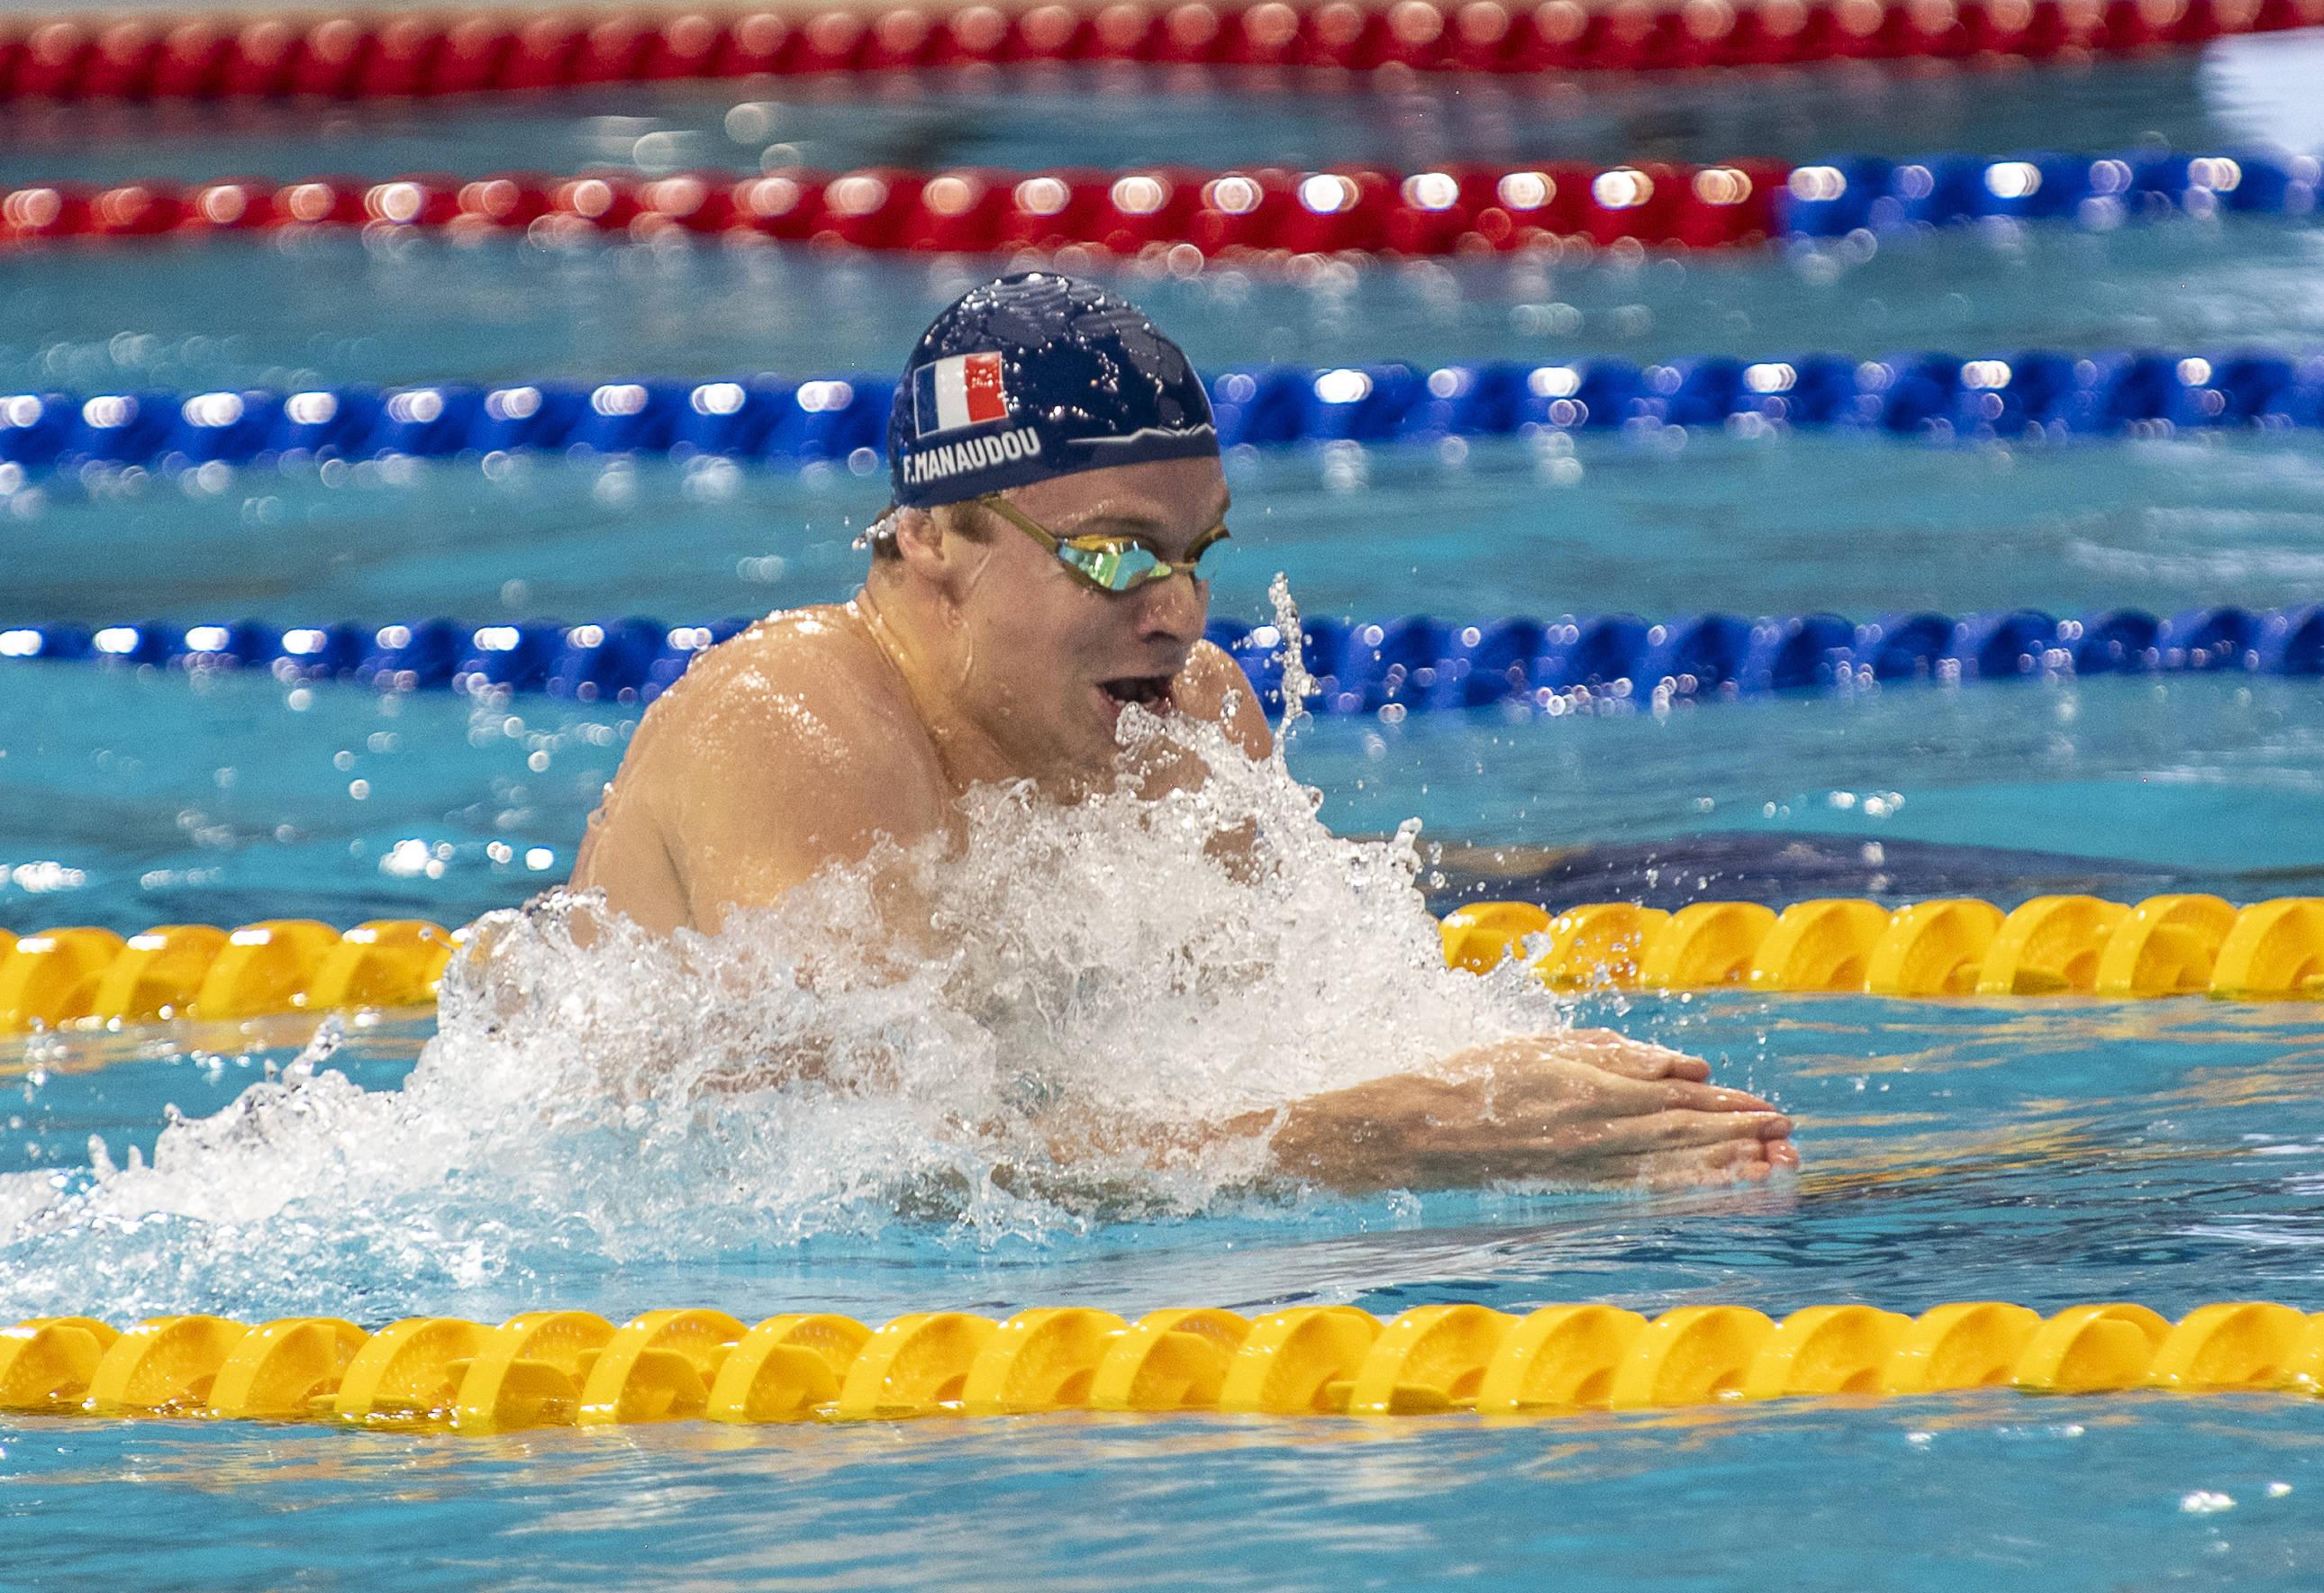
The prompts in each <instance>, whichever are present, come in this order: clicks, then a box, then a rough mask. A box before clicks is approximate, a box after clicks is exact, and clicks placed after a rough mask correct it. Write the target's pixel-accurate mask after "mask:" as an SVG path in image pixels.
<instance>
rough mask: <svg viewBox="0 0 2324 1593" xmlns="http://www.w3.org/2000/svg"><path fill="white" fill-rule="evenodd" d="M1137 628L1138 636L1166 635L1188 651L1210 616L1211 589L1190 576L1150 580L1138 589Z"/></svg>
mask: <svg viewBox="0 0 2324 1593" xmlns="http://www.w3.org/2000/svg"><path fill="white" fill-rule="evenodd" d="M1138 597H1139V609H1138V632H1139V636H1140V637H1141V638H1146V637H1151V638H1153V639H1155V640H1163V639H1167V640H1171V641H1175V642H1177V643H1179V644H1180V645H1181V647H1182V648H1184V649H1185V650H1187V651H1192V650H1193V649H1194V643H1196V642H1198V641H1200V640H1202V639H1203V621H1205V620H1207V619H1209V618H1210V617H1211V590H1210V586H1209V585H1208V584H1207V583H1204V582H1202V581H1197V580H1196V579H1194V576H1185V575H1177V576H1168V577H1167V578H1165V579H1163V580H1159V581H1150V582H1148V583H1147V585H1145V586H1144V587H1142V588H1140V589H1139V593H1138Z"/></svg>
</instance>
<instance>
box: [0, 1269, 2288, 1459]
mask: <svg viewBox="0 0 2324 1593" xmlns="http://www.w3.org/2000/svg"><path fill="white" fill-rule="evenodd" d="M1979 1388H2012V1389H2016V1390H2019V1391H2021V1392H2024V1393H2028V1394H2100V1393H2115V1392H2126V1391H2130V1390H2167V1391H2174V1392H2179V1393H2194V1394H2199V1393H2218V1392H2228V1391H2234V1392H2254V1391H2276V1392H2281V1393H2285V1394H2291V1395H2306V1396H2309V1397H2315V1396H2317V1395H2319V1394H2324V1315H2315V1316H2310V1315H2305V1314H2303V1313H2302V1312H2299V1311H2297V1310H2294V1309H2292V1307H2290V1306H2286V1305H2280V1304H2274V1303H2267V1302H2260V1301H2229V1302H2220V1303H2214V1304H2209V1305H2204V1306H2200V1307H2199V1308H2197V1309H2196V1310H2194V1311H2192V1312H2189V1313H2188V1314H2187V1315H2186V1316H2185V1317H2184V1318H2182V1319H2181V1320H2180V1321H2178V1322H2176V1323H2173V1322H2172V1321H2169V1320H2167V1319H2166V1318H2164V1317H2163V1316H2161V1315H2158V1314H2157V1313H2156V1312H2153V1311H2151V1310H2149V1309H2147V1308H2146V1307H2145V1306H2143V1305H2136V1304H2130V1303H2118V1302H2117V1303H2092V1304H2082V1305H2071V1306H2068V1307H2067V1308H2065V1309H2064V1310H2062V1311H2061V1312H2056V1313H2055V1314H2054V1315H2052V1316H2049V1317H2047V1318H2044V1317H2043V1316H2041V1315H2039V1314H2038V1313H2036V1312H2033V1311H2030V1310H2028V1309H2026V1308H2025V1307H2024V1306H2022V1305H2012V1304H2006V1303H1998V1302H1990V1301H1967V1302H1958V1303H1950V1304H1945V1305H1939V1306H1937V1307H1935V1308H1934V1309H1932V1310H1930V1311H1927V1312H1923V1313H1922V1314H1921V1315H1920V1316H1918V1317H1912V1316H1906V1315H1904V1314H1902V1313H1899V1312H1891V1311H1883V1310H1879V1309H1877V1308H1876V1307H1873V1306H1869V1305H1855V1304H1848V1305H1812V1306H1809V1307H1807V1308H1805V1309H1803V1310H1800V1311H1795V1312H1792V1313H1791V1314H1790V1315H1788V1316H1785V1317H1784V1318H1783V1319H1782V1320H1780V1321H1777V1320H1775V1319H1773V1318H1770V1317H1768V1316H1767V1315H1766V1314H1764V1313H1762V1312H1758V1311H1756V1310H1753V1309H1750V1308H1749V1307H1747V1306H1739V1305H1683V1306H1679V1307H1677V1308H1676V1309H1674V1310H1670V1311H1665V1312H1662V1313H1660V1314H1659V1315H1656V1316H1655V1317H1652V1318H1648V1317H1646V1316H1644V1315H1641V1314H1640V1313H1638V1312H1633V1311H1628V1310H1624V1309H1621V1308H1619V1307H1616V1306H1611V1305H1594V1304H1575V1305H1552V1306H1547V1307H1545V1308H1543V1309H1541V1310H1537V1311H1534V1312H1529V1313H1526V1314H1525V1315H1513V1314H1509V1313H1506V1312H1498V1311H1492V1310H1489V1309H1487V1308H1486V1307H1483V1306H1480V1305H1470V1304H1459V1305H1422V1306H1416V1307H1415V1308H1413V1309H1412V1310H1409V1311H1406V1312H1403V1313H1402V1314H1400V1315H1398V1316H1397V1317H1396V1318H1394V1319H1393V1320H1392V1321H1386V1322H1383V1321H1380V1320H1379V1318H1377V1317H1375V1316H1372V1315H1370V1314H1369V1312H1363V1311H1360V1310H1358V1309H1356V1308H1354V1307H1352V1306H1345V1305H1326V1306H1306V1307H1298V1308H1295V1309H1292V1310H1288V1311H1277V1312H1267V1313H1264V1314H1262V1315H1259V1316H1256V1317H1244V1316H1241V1315H1239V1314H1237V1313H1235V1312H1227V1311H1218V1310H1188V1309H1172V1310H1165V1311H1156V1312H1148V1313H1147V1314H1145V1315H1144V1316H1141V1317H1139V1319H1138V1320H1137V1321H1128V1320H1126V1319H1124V1318H1122V1317H1120V1316H1118V1315H1116V1314H1114V1313H1113V1312H1108V1311H1100V1310H1093V1309H1091V1308H1088V1307H1083V1306H1045V1307H1037V1308H1035V1309H1032V1310H1028V1311H1022V1312H1018V1313H1017V1314H1016V1315H1014V1316H1012V1317H1010V1318H1008V1319H1007V1320H1006V1321H993V1320H992V1319H991V1318H988V1317H982V1316H977V1315H974V1314H972V1313H969V1312H951V1311H936V1312H914V1313H911V1314H908V1315H905V1316H900V1317H898V1318H896V1319H895V1320H894V1321H889V1322H887V1323H884V1324H883V1325H881V1326H880V1327H879V1328H877V1329H873V1328H871V1327H868V1326H866V1325H865V1324H863V1323H861V1322H858V1321H853V1320H851V1319H849V1318H847V1317H844V1316H835V1315H830V1314H824V1313H805V1312H802V1313H792V1314H785V1315H778V1316H772V1317H769V1318H767V1319H766V1320H765V1321H761V1322H758V1323H757V1324H755V1325H752V1326H745V1325H744V1323H743V1322H742V1320H741V1319H740V1318H738V1317H734V1316H731V1315H728V1314H727V1313H726V1312H721V1311H712V1310H702V1309H678V1310H660V1311H650V1312H645V1313H644V1314H642V1315H641V1316H638V1317H636V1318H634V1319H632V1321H628V1322H626V1323H624V1324H622V1325H621V1326H619V1327H616V1326H615V1325H614V1324H613V1322H611V1321H607V1320H606V1319H605V1318H604V1317H601V1316H598V1315H596V1314H595V1313H594V1312H586V1311H534V1312H525V1313H523V1314H521V1315H520V1316H516V1317H512V1318H511V1319H510V1320H509V1321H505V1322H503V1323H502V1324H500V1325H499V1326H498V1327H490V1326H486V1325H484V1324H482V1323H477V1322H470V1321H462V1320H459V1319H457V1318H449V1317H409V1318H405V1319H403V1320H401V1321H395V1322H392V1323H390V1324H389V1325H388V1326H386V1327H384V1328H383V1329H381V1330H380V1331H378V1332H376V1333H371V1332H366V1331H364V1329H362V1328H360V1327H358V1326H356V1325H355V1323H353V1322H351V1321H345V1320H344V1319H341V1318H337V1317H290V1318H284V1319H281V1320H279V1321H269V1322H263V1323H259V1324H256V1325H246V1324H244V1323H241V1322H237V1321H229V1320H227V1319H225V1318H221V1317H215V1316H201V1315H189V1316H163V1317H155V1318H151V1319H149V1320H147V1321H141V1322H137V1323H135V1324H134V1325H132V1326H131V1327H129V1328H128V1329H126V1330H116V1329H115V1328H114V1327H113V1326H111V1325H110V1324H108V1323H106V1322H105V1321H99V1320H97V1318H94V1317H87V1316H57V1317H39V1318H34V1319H33V1320H32V1321H24V1322H20V1323H17V1324H16V1325H15V1326H14V1327H10V1328H5V1329H0V1412H6V1413H16V1414H47V1415H64V1414H87V1415H95V1416H103V1417H114V1418H124V1417H152V1416H175V1417H181V1418H212V1419H221V1420H267V1421H308V1422H327V1423H338V1424H340V1425H342V1426H346V1427H354V1428H359V1429H371V1430H388V1431H395V1430H410V1429H435V1430H449V1431H452V1432H468V1433H483V1432H511V1431H521V1430H524V1429H530V1428H539V1427H575V1426H578V1427H599V1426H625V1425H632V1424H638V1423H655V1422H678V1421H712V1422H724V1423H745V1424H759V1423H776V1422H796V1421H803V1420H821V1421H835V1422H845V1421H893V1420H903V1419H910V1418H922V1417H933V1416H1001V1415H1028V1414H1035V1413H1050V1412H1060V1411H1106V1412H1139V1413H1149V1414H1160V1413H1176V1414H1184V1413H1200V1412H1222V1413H1248V1414H1264V1415H1272V1416H1324V1415H1342V1416H1351V1417H1385V1416H1404V1415H1423V1414H1443V1413H1452V1412H1462V1413H1476V1414H1479V1415H1485V1416H1512V1417H1513V1416H1526V1415H1529V1416H1535V1417H1554V1416H1556V1415H1558V1414H1561V1413H1571V1412H1575V1411H1582V1410H1615V1411H1623V1410H1641V1409H1674V1408H1685V1407H1703V1406H1718V1405H1732V1404H1751V1403H1757V1402H1761V1401H1768V1400H1778V1399H1785V1398H1797V1397H1815V1396H1825V1397H1831V1396H1843V1397H1854V1398H1857V1399H1872V1398H1881V1397H1893V1396H1901V1395H1931V1394H1942V1393H1950V1392H1956V1391H1961V1390H1968V1389H1979Z"/></svg>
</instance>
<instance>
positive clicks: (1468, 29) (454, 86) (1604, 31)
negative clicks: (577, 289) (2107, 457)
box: [0, 0, 2324, 101]
mask: <svg viewBox="0 0 2324 1593" xmlns="http://www.w3.org/2000/svg"><path fill="white" fill-rule="evenodd" d="M2317 23H2324V5H2319V3H2318V0H1941V3H1938V4H1930V3H1928V0H1922V3H1919V4H1905V3H1904V0H1830V3H1823V4H1816V3H1803V0H1711V3H1707V4H1695V5H1684V6H1663V5H1651V4H1646V3H1643V0H1616V3H1614V4H1610V5H1584V4H1582V3H1581V0H1546V3H1545V4H1538V5H1509V4H1503V3H1502V0H1468V3H1467V4H1461V5H1438V4H1434V3H1433V0H1394V3H1393V4H1388V5H1352V4H1348V3H1346V0H1328V3H1326V4H1322V5H1314V4H1304V5H1296V6H1294V5H1285V4H1282V3H1280V0H1263V3H1262V4H1259V5H1210V4H1207V3H1204V0H1185V3H1182V4H1177V5H1159V4H1155V5H1148V4H1143V3H1138V0H1130V3H1116V4H1111V5H1102V6H1100V5H1075V6H1068V5H1031V6H1028V7H1026V8H1024V9H1022V10H1019V11H1014V12H1010V11H1003V10H1001V9H999V8H997V7H995V6H992V5H960V6H952V7H946V6H941V5H936V6H898V7H891V8H887V9H883V10H881V11H878V12H876V13H867V12H865V11H861V10H854V9H849V10H839V9H827V10H823V11H809V12H807V13H804V14H798V13H794V14H788V15H784V14H777V13H774V12H765V11H761V12H747V13H746V12H741V11H733V10H726V9H719V10H711V11H686V12H670V11H660V10H654V11H647V10H640V9H632V8H624V9H621V10H613V11H599V12H595V13H591V12H582V13H573V12H563V11H558V12H548V13H539V12H536V13H533V14H523V13H512V12H505V11H466V12H456V13H452V14H417V15H395V14H364V13H355V14H338V15H325V16H314V15H311V14H309V15H298V14H291V15H287V16H285V15H264V14H260V15H245V16H203V15H193V16H184V15H178V16H172V15H168V14H156V15H152V16H143V17H140V16H131V17H119V16H115V17H61V18H59V17H46V18H44V17H38V16H29V17H17V18H13V19H10V20H9V21H8V22H7V23H5V24H0V99H14V100H50V99H55V100H98V101H118V100H126V101H139V100H189V99H191V100H200V99H216V98H228V99H247V98H261V97H263V98H276V97H297V98H329V99H352V100H373V99H383V100H393V99H404V98H409V97H431V96H438V95H449V94H474V93H487V92H509V91H526V90H534V91H537V90H541V89H553V88H566V87H595V86H600V85H604V84H612V83H666V82H670V81H675V80H684V79H688V78H751V77H761V76H769V75H775V76H780V75H788V74H793V73H818V72H878V71H893V70H909V69H927V68H945V67H955V68H956V67H964V66H986V65H992V66H1001V65H1042V64H1072V63H1109V62H1111V63H1123V62H1135V63H1142V64H1148V65H1154V66H1163V67H1176V68H1186V67H1204V66H1208V67H1238V66H1239V67H1272V68H1283V67H1292V68H1303V67H1304V68H1322V69H1327V70H1328V69H1337V70H1341V71H1349V70H1353V71H1380V70H1383V69H1386V70H1388V71H1392V72H1393V71H1398V70H1402V71H1456V72H1490V73H1517V74H1529V75H1530V74H1545V73H1556V72H1562V71H1574V70H1598V69H1610V70H1624V71H1628V70H1657V69H1685V68H1706V67H1735V66H1757V65H1782V64H1790V63H1796V62H1808V61H1819V60H1899V59H1918V60H1969V59H1976V58H1987V57H1993V56H2017V57H2024V58H2031V59H2037V60H2039V59H2048V58H2052V57H2059V56H2063V57H2066V58H2068V59H2070V60H2078V59H2081V58H2084V57H2086V56H2088V55H2089V53H2091V52H2093V51H2123V50H2146V49H2152V48H2153V47H2155V46H2158V45H2191V44H2199V43H2202V42H2204V41H2207V40H2209V39H2212V38H2216V37H2218V36H2220V35H2222V34H2232V33H2243V32H2269V31H2273V30H2277V29H2283V28H2298V27H2309V26H2313V25H2315V24H2317Z"/></svg>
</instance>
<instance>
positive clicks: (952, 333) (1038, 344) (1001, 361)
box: [888, 272, 1219, 509]
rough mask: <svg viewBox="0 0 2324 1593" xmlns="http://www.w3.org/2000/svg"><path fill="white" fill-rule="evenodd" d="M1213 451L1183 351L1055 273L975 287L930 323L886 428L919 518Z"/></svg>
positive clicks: (1125, 304)
mask: <svg viewBox="0 0 2324 1593" xmlns="http://www.w3.org/2000/svg"><path fill="white" fill-rule="evenodd" d="M1218 451H1219V434H1218V429H1217V428H1216V427H1214V426H1213V425H1212V423H1211V400H1210V395H1209V394H1208V393H1206V392H1204V391H1203V382H1202V379H1201V378H1200V377H1198V376H1196V375H1195V374H1194V367H1193V366H1192V365H1190V364H1187V363H1186V356H1185V354H1184V353H1183V352H1182V351H1181V350H1180V349H1179V347H1178V345H1176V344H1175V343H1173V342H1171V341H1170V340H1169V339H1168V338H1167V337H1165V336H1162V334H1161V333H1160V332H1159V331H1157V329H1156V328H1155V326H1154V323H1153V322H1151V321H1149V320H1148V319H1147V318H1146V316H1145V313H1144V312H1143V311H1141V310H1140V309H1139V308H1138V307H1137V306H1136V305H1134V304H1131V303H1130V301H1129V300H1127V299H1118V298H1116V297H1115V296H1114V295H1112V294H1111V293H1109V292H1107V291H1106V290H1104V289H1102V288H1099V287H1094V286H1093V285H1092V284H1090V283H1088V282H1077V281H1074V280H1073V279H1072V278H1071V277H1063V276H1059V275H1057V274H1056V272H1024V273H1022V274H1020V275H1018V276H1013V277H1006V278H1003V279H1002V280H1001V281H997V282H990V283H987V284H986V285H985V286H983V287H982V288H974V289H972V290H969V291H968V292H967V293H965V294H964V295H962V297H961V299H960V300H959V301H958V302H957V303H955V304H954V305H953V307H952V308H950V309H947V310H945V312H944V314H942V315H940V316H938V317H937V318H936V324H935V325H934V326H932V327H929V328H928V329H927V332H926V333H925V334H923V335H922V336H921V338H920V343H919V346H918V348H915V349H914V350H913V351H912V358H911V363H910V364H908V365H907V366H906V367H905V370H904V380H903V382H902V384H901V385H900V386H899V387H898V388H897V390H896V408H895V412H894V413H893V414H892V415H891V416H890V418H889V421H888V468H889V471H890V474H891V475H892V476H893V478H894V481H895V488H896V502H897V503H898V504H899V505H901V506H904V507H907V508H913V509H926V508H928V507H930V506H931V505H933V504H937V503H956V502H960V501H962V500H963V499H967V498H974V497H979V496H981V495H982V494H983V493H997V492H999V491H1001V489H1002V488H1004V487H1019V486H1023V485H1024V484H1025V483H1028V482H1036V481H1046V480H1047V479H1048V478H1049V477H1051V476H1056V475H1074V474H1079V473H1080V472H1082V471H1084V470H1102V469H1104V468H1105V467H1107V466H1109V465H1142V464H1145V463H1146V462H1147V461H1148V460H1151V459H1199V458H1215V457H1216V456H1217V455H1218Z"/></svg>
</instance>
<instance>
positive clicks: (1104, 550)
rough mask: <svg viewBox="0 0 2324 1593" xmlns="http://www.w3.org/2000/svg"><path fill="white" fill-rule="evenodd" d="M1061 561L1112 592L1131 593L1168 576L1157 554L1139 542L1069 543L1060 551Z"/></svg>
mask: <svg viewBox="0 0 2324 1593" xmlns="http://www.w3.org/2000/svg"><path fill="white" fill-rule="evenodd" d="M1057 557H1059V558H1061V559H1063V560H1065V563H1066V564H1067V565H1068V566H1071V567H1072V568H1074V569H1075V570H1078V571H1080V572H1081V574H1082V575H1083V576H1085V577H1087V578H1088V579H1090V580H1092V581H1094V582H1096V583H1097V584H1098V585H1101V586H1102V587H1104V588H1105V589H1106V590H1107V591H1108V592H1127V591H1129V590H1130V588H1131V587H1132V586H1135V585H1139V583H1140V582H1142V581H1150V580H1152V579H1154V577H1155V576H1157V575H1161V574H1165V573H1167V572H1166V571H1165V570H1164V568H1163V564H1162V561H1161V559H1160V558H1158V557H1156V556H1155V553H1154V550H1153V549H1152V548H1146V547H1143V546H1141V545H1139V543H1136V542H1102V543H1091V544H1076V543H1073V542H1067V543H1065V545H1064V546H1063V547H1061V548H1058V549H1057Z"/></svg>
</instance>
